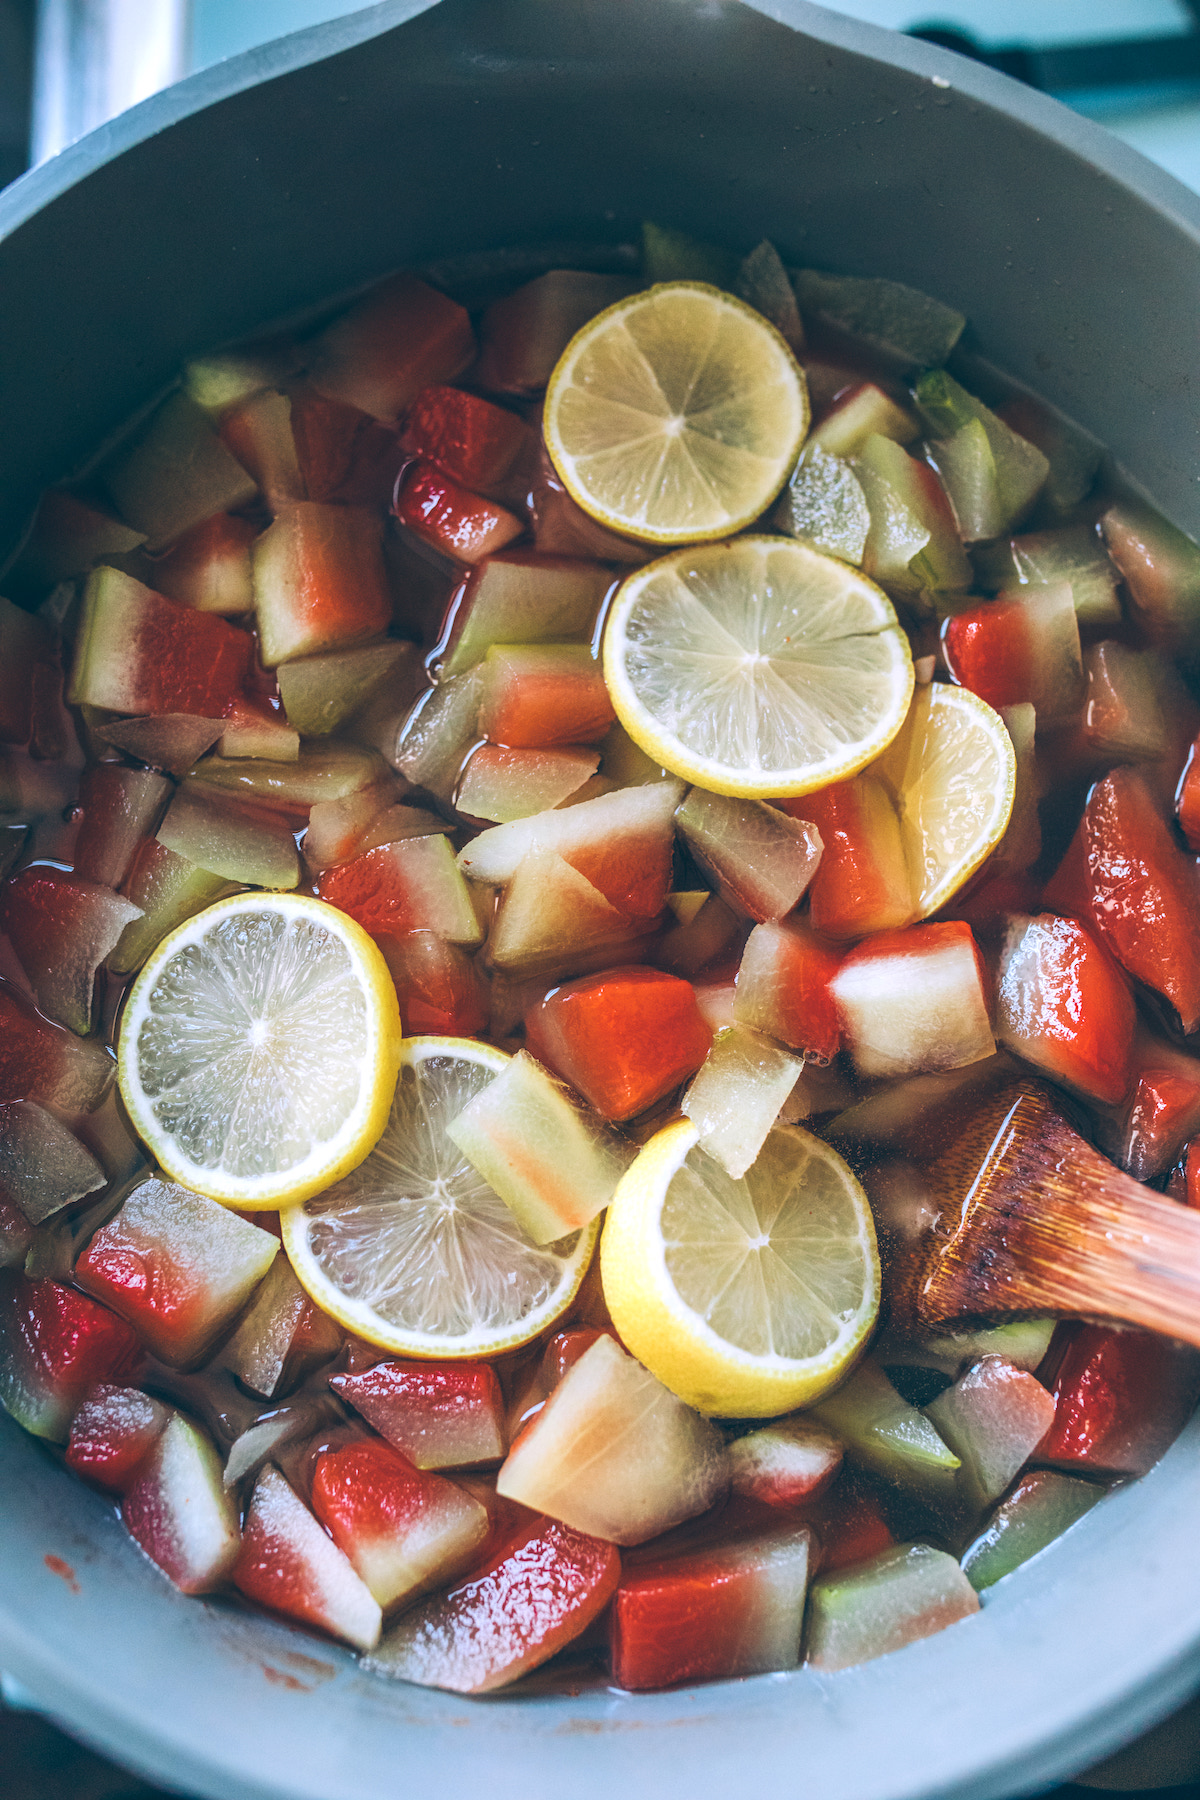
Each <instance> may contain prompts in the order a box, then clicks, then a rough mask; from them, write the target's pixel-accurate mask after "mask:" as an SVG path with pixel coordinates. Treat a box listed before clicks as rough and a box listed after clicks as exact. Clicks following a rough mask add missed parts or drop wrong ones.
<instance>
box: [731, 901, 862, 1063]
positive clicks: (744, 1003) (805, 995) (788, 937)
mask: <svg viewBox="0 0 1200 1800" xmlns="http://www.w3.org/2000/svg"><path fill="white" fill-rule="evenodd" d="M840 960H841V959H840V957H839V956H838V953H837V952H836V951H835V950H832V949H831V948H830V947H829V946H828V945H827V944H824V943H822V942H821V939H820V938H819V937H817V935H816V934H815V932H813V931H810V930H809V929H808V928H807V926H806V925H805V924H804V923H803V921H802V920H799V919H791V920H789V921H788V922H787V923H786V924H783V923H779V924H773V925H756V926H755V927H754V930H753V931H752V932H751V933H750V936H749V938H748V939H747V940H746V948H745V950H744V951H743V952H742V960H741V964H740V966H739V968H738V976H737V991H736V993H735V996H734V1002H733V1010H734V1016H735V1018H736V1019H737V1021H738V1023H739V1024H741V1025H746V1026H749V1027H751V1028H752V1029H753V1030H755V1031H761V1032H765V1034H766V1035H767V1036H768V1037H773V1038H777V1039H778V1040H779V1042H780V1043H781V1044H788V1045H790V1047H791V1048H792V1049H793V1050H799V1051H801V1052H802V1053H803V1054H804V1055H805V1056H806V1057H812V1058H813V1059H814V1060H815V1061H817V1062H822V1063H827V1062H829V1061H831V1060H832V1058H833V1057H835V1056H836V1055H837V1053H838V1050H839V1048H840V1047H841V1041H842V1028H841V1022H840V1019H839V1016H838V1009H837V1001H836V1000H835V999H834V995H833V989H832V986H831V983H832V981H833V978H834V976H835V974H836V973H837V970H838V967H839V964H840Z"/></svg>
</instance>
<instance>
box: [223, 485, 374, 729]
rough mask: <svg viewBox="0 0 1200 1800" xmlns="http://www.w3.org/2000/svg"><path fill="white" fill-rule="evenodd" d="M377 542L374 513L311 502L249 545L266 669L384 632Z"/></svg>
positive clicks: (290, 510)
mask: <svg viewBox="0 0 1200 1800" xmlns="http://www.w3.org/2000/svg"><path fill="white" fill-rule="evenodd" d="M380 541H381V527H380V522H379V519H378V517H377V516H376V515H375V514H374V513H371V512H369V511H368V510H367V509H366V508H364V507H354V506H325V505H321V504H319V503H318V502H316V501H304V502H302V503H301V504H299V505H296V506H289V507H288V508H287V510H286V512H284V513H281V514H280V516H279V517H278V518H277V519H276V520H275V522H274V524H273V525H271V526H270V527H269V529H268V530H266V531H264V533H263V535H262V536H261V537H260V538H259V539H258V542H257V543H256V544H255V546H254V607H255V612H256V614H257V616H258V633H259V654H260V655H261V657H262V660H263V663H264V664H265V666H266V667H267V668H274V666H275V664H276V663H281V662H287V661H288V660H289V659H290V658H292V657H294V656H311V655H313V654H314V653H315V652H316V651H318V650H332V649H336V648H339V647H340V646H341V645H343V644H348V643H352V642H353V641H354V639H355V638H367V637H374V636H376V635H377V634H378V633H379V632H382V631H384V630H385V629H386V627H387V625H388V623H389V621H390V620H391V616H392V601H391V594H390V592H389V590H388V584H387V575H386V573H385V571H384V566H383V555H382V551H381V549H380ZM197 710H199V709H197Z"/></svg>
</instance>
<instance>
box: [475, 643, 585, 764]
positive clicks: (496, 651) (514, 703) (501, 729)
mask: <svg viewBox="0 0 1200 1800" xmlns="http://www.w3.org/2000/svg"><path fill="white" fill-rule="evenodd" d="M483 683H484V685H483V701H482V704H481V706H480V710H479V729H480V730H481V731H482V732H483V733H484V735H485V736H486V737H488V738H489V739H490V740H491V742H492V743H493V744H507V745H510V746H512V747H514V748H541V747H543V746H548V745H554V744H598V743H599V742H600V741H601V739H602V738H603V737H604V734H605V732H606V731H607V730H608V728H609V726H610V725H611V724H612V722H613V709H612V705H611V702H610V701H609V698H608V689H607V688H606V687H605V685H604V676H603V675H602V674H601V671H600V665H599V663H597V661H596V660H595V658H594V657H593V655H592V653H591V650H590V649H589V648H588V646H587V645H586V644H493V645H491V646H490V648H489V650H488V653H487V657H486V658H485V660H484V664H483Z"/></svg>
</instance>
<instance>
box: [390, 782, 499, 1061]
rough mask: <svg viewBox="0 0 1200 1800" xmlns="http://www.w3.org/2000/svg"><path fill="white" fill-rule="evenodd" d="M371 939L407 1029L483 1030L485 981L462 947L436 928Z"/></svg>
mask: <svg viewBox="0 0 1200 1800" xmlns="http://www.w3.org/2000/svg"><path fill="white" fill-rule="evenodd" d="M397 810H399V809H397ZM376 942H377V943H378V945H379V948H380V950H381V951H382V952H383V957H384V961H385V962H386V963H387V966H388V969H389V970H390V972H391V977H392V980H393V982H394V983H395V986H396V998H397V999H398V1000H399V1002H400V1017H401V1018H402V1019H403V1021H404V1026H405V1030H406V1031H408V1032H409V1033H412V1034H416V1035H418V1036H422V1037H425V1036H432V1037H479V1036H481V1035H482V1034H483V1032H484V1031H485V1030H486V1029H487V1022H488V1013H489V1006H490V1002H489V995H488V984H487V981H486V979H485V977H484V976H483V974H482V972H481V971H480V968H479V965H478V964H477V963H476V962H475V961H474V959H473V958H472V957H471V956H470V955H468V953H467V951H465V950H464V949H462V948H461V946H460V945H458V944H448V943H447V942H446V940H445V938H444V937H442V936H441V934H440V933H439V932H436V931H406V932H405V934H404V936H403V937H378V938H376Z"/></svg>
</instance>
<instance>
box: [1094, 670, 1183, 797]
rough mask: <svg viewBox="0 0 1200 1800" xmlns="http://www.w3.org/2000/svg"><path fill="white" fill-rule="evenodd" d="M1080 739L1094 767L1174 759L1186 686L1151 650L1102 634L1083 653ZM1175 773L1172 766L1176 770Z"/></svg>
mask: <svg viewBox="0 0 1200 1800" xmlns="http://www.w3.org/2000/svg"><path fill="white" fill-rule="evenodd" d="M1083 666H1084V673H1085V676H1086V678H1087V693H1086V696H1085V699H1084V705H1083V738H1084V741H1085V744H1086V748H1087V751H1088V752H1089V753H1090V756H1091V758H1092V761H1093V766H1095V767H1097V768H1103V770H1105V771H1107V770H1108V769H1110V768H1111V767H1112V766H1113V764H1114V763H1125V762H1157V761H1159V759H1160V758H1163V757H1170V758H1172V760H1175V759H1176V756H1177V750H1178V748H1179V747H1180V745H1179V737H1178V725H1179V723H1180V722H1182V721H1184V720H1186V719H1188V716H1189V713H1190V711H1191V709H1192V706H1193V702H1192V701H1191V699H1190V697H1189V695H1188V692H1187V689H1186V688H1185V687H1184V686H1183V683H1182V682H1181V681H1180V680H1179V677H1178V676H1177V674H1176V673H1175V671H1174V669H1173V668H1172V666H1171V665H1170V664H1169V663H1168V662H1166V661H1165V660H1164V658H1163V657H1161V656H1160V655H1159V653H1158V652H1157V651H1156V650H1131V649H1130V648H1129V646H1128V645H1127V644H1120V643H1113V642H1111V641H1110V640H1109V639H1107V638H1105V639H1104V640H1103V641H1102V642H1101V643H1099V644H1092V645H1090V646H1089V648H1088V649H1087V650H1086V651H1085V652H1084V657H1083ZM1176 772H1177V770H1176Z"/></svg>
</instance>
